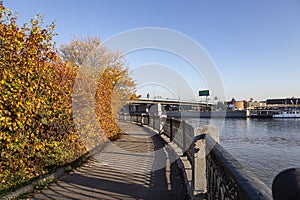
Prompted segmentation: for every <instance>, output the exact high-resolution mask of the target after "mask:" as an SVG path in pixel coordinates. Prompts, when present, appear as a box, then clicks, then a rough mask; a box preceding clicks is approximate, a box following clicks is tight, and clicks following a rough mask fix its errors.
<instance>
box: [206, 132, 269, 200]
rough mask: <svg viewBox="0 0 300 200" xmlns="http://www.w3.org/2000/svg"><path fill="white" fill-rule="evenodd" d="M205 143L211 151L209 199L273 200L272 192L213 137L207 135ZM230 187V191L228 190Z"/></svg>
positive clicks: (207, 167) (208, 155)
mask: <svg viewBox="0 0 300 200" xmlns="http://www.w3.org/2000/svg"><path fill="white" fill-rule="evenodd" d="M205 141H206V147H207V149H208V151H209V153H208V154H207V156H206V162H207V166H206V171H207V176H208V180H207V181H208V199H224V198H225V197H226V198H229V199H245V200H248V199H249V200H266V199H272V191H271V190H270V189H269V188H268V187H267V186H266V185H265V184H264V183H262V182H261V181H260V180H259V179H257V178H256V177H255V175H253V174H252V173H251V172H249V171H248V170H246V169H245V168H244V167H243V166H242V165H241V164H240V163H239V162H238V161H237V160H236V159H235V158H233V156H232V155H231V154H229V153H228V152H227V151H226V150H225V149H224V148H223V147H222V146H221V145H220V144H218V143H216V142H215V141H214V140H213V138H212V137H210V136H209V135H205ZM211 145H213V146H211ZM213 179H215V180H213ZM216 184H217V185H216ZM229 185H230V186H231V188H230V190H226V186H227V187H228V186H229ZM214 186H217V187H214Z"/></svg>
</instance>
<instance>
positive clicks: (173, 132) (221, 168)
mask: <svg viewBox="0 0 300 200" xmlns="http://www.w3.org/2000/svg"><path fill="white" fill-rule="evenodd" d="M130 119H131V121H133V122H136V123H138V124H141V125H144V124H146V125H148V126H150V127H152V128H153V129H156V130H158V131H159V132H160V133H163V134H165V135H166V136H167V137H169V138H170V141H172V142H174V143H175V144H176V145H177V146H178V147H180V148H181V150H182V153H183V155H184V156H187V158H188V160H189V161H190V163H191V167H192V174H193V175H192V182H191V189H192V190H193V192H194V191H196V189H197V184H196V182H199V181H198V180H196V179H197V178H198V177H201V178H203V174H205V173H206V184H203V185H205V187H206V188H204V189H203V190H202V192H204V193H206V196H207V199H211V200H214V199H245V200H270V199H272V192H271V190H270V189H269V188H268V187H267V186H266V185H265V184H264V183H262V182H261V181H260V180H259V179H257V178H256V177H255V175H253V174H252V173H250V172H249V171H248V170H246V169H245V168H244V167H243V166H242V165H241V164H240V163H239V162H238V161H237V160H236V159H235V158H233V156H232V155H231V154H230V153H228V152H227V151H226V150H225V149H224V148H223V147H222V146H221V145H220V144H218V143H217V142H216V141H215V140H214V139H213V138H212V137H211V136H210V135H209V134H207V133H202V134H200V135H196V134H195V133H196V128H193V127H192V126H191V125H189V124H188V123H187V122H185V121H180V120H178V119H174V118H162V117H161V116H155V115H152V116H151V115H149V114H131V118H130ZM181 123H182V124H181ZM203 140H204V141H205V142H204V143H203V142H201V141H203ZM199 142H200V143H201V144H200V143H199ZM198 143H199V144H200V145H198V146H197V145H196V144H198ZM201 145H204V146H201ZM196 146H197V148H196ZM199 148H202V150H205V152H206V156H205V159H204V160H203V161H201V162H199V161H197V159H203V158H201V156H199V155H198V154H197V152H198V151H199ZM199 163H201V164H200V165H201V166H198V165H199ZM198 168H201V170H199V169H198ZM203 170H204V171H203ZM199 172H201V173H203V174H202V175H199V174H197V173H199ZM204 179H205V176H204ZM203 185H202V186H203Z"/></svg>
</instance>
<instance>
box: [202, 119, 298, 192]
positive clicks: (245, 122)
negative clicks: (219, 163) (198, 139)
mask: <svg viewBox="0 0 300 200" xmlns="http://www.w3.org/2000/svg"><path fill="white" fill-rule="evenodd" d="M197 121H198V120H197ZM198 122H200V123H201V124H202V123H203V124H206V123H207V122H208V120H207V119H199V121H198ZM220 143H221V145H222V146H223V147H224V148H225V149H226V150H227V151H228V152H229V153H230V154H231V155H233V157H235V158H236V159H237V160H238V161H239V162H240V163H241V164H242V165H244V167H246V168H247V169H248V170H249V171H251V172H252V173H253V174H255V175H256V176H257V177H258V178H259V179H260V180H261V181H262V182H264V183H265V184H266V185H267V186H268V187H270V188H271V186H272V182H273V179H274V178H275V176H276V175H277V174H278V173H279V172H281V171H283V170H284V169H288V168H292V167H300V119H299V118H298V119H226V120H225V122H224V126H223V129H222V130H221V132H220Z"/></svg>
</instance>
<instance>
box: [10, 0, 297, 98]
mask: <svg viewBox="0 0 300 200" xmlns="http://www.w3.org/2000/svg"><path fill="white" fill-rule="evenodd" d="M4 5H5V6H6V7H8V8H10V9H12V10H13V11H17V12H19V23H20V24H22V23H24V22H28V21H29V20H30V18H32V17H33V16H34V15H35V14H37V13H40V14H43V15H45V20H46V22H48V23H49V22H51V21H56V32H57V33H58V34H59V35H58V36H57V37H56V38H55V41H56V42H57V44H58V46H59V45H60V44H62V43H68V42H69V41H70V40H71V38H72V36H74V35H75V36H87V35H95V36H98V37H100V39H101V40H106V39H107V38H109V37H111V36H112V35H115V34H118V33H120V32H122V31H126V30H129V29H133V28H142V27H161V28H168V29H173V30H176V31H179V32H181V33H183V34H185V35H187V36H189V37H191V38H193V39H194V40H195V41H196V42H198V43H199V44H200V45H201V46H202V47H203V48H204V49H205V50H206V52H207V53H208V54H209V55H210V57H211V58H212V60H213V61H214V63H215V64H216V66H217V68H218V70H219V73H220V74H221V77H222V79H223V85H224V88H225V94H226V99H227V100H229V99H231V98H232V97H235V98H236V99H240V100H242V99H246V100H248V99H250V98H251V97H253V98H254V99H255V100H265V99H267V98H285V97H291V96H295V97H300V89H299V86H300V84H299V83H300V1H299V0H285V1H280V0H251V1H250V0H249V1H239V0H236V1H233V0H227V1H221V0H219V1H216V0H210V1H208V0H207V1H204V0H197V1H176V0H172V1H158V0H152V1H146V0H128V1H122V0H87V1H77V0H73V1H67V0H60V1H57V0H52V1H41V0H26V1H25V0H9V1H8V0H4ZM128 61H129V64H130V65H131V66H133V67H134V66H137V65H142V64H143V63H160V64H163V65H169V66H171V67H174V69H175V70H176V71H178V72H179V73H182V75H183V77H184V78H185V79H187V80H188V82H189V84H190V85H191V86H192V88H193V90H194V92H195V93H196V92H197V90H199V89H205V83H204V82H205V81H203V80H198V79H199V78H198V77H193V76H192V75H193V72H192V71H191V70H185V69H186V68H184V67H186V66H185V65H188V64H187V63H185V62H184V61H178V58H175V57H174V56H171V55H166V54H165V53H162V54H161V53H158V52H151V51H145V52H144V53H136V55H135V56H134V55H128ZM182 68H184V70H182ZM204 78H205V77H204ZM152 88H153V87H152ZM150 93H151V92H150Z"/></svg>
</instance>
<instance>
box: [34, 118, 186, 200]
mask: <svg viewBox="0 0 300 200" xmlns="http://www.w3.org/2000/svg"><path fill="white" fill-rule="evenodd" d="M120 125H121V127H122V128H123V130H124V131H125V132H126V134H124V136H123V137H122V139H120V140H118V141H115V142H112V143H110V144H109V145H107V147H106V148H105V149H104V150H102V151H101V152H98V153H97V154H96V155H95V156H93V158H92V159H91V160H90V161H89V162H88V163H86V164H84V165H83V166H82V167H80V168H78V169H77V170H75V171H74V172H73V173H72V174H69V175H65V176H64V177H62V178H61V179H60V180H59V181H57V182H55V183H52V184H50V185H49V186H48V187H47V189H44V190H42V191H39V192H36V193H35V194H34V195H32V196H31V199H166V200H168V199H172V200H174V199H186V198H187V194H186V187H185V185H184V180H183V176H182V171H181V169H179V168H178V166H177V165H176V162H170V160H174V158H175V159H176V158H177V155H176V154H175V152H174V151H173V150H172V149H171V148H170V147H169V146H166V142H165V141H164V140H163V139H162V138H161V137H160V136H159V135H157V134H156V133H155V132H153V131H151V130H150V129H147V128H145V127H141V126H138V125H135V124H128V123H126V124H125V123H122V124H120Z"/></svg>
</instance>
